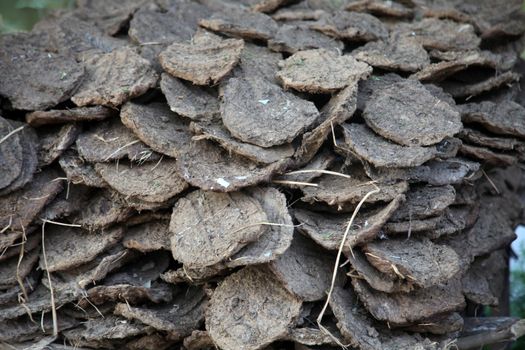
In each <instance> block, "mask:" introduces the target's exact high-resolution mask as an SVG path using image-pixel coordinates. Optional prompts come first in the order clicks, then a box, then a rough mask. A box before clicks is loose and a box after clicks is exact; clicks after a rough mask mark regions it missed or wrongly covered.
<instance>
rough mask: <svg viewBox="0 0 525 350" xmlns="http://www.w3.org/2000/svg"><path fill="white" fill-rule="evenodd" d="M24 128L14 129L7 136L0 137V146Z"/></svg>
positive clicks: (23, 126)
mask: <svg viewBox="0 0 525 350" xmlns="http://www.w3.org/2000/svg"><path fill="white" fill-rule="evenodd" d="M25 127H26V126H25V125H22V126H20V127H18V128H16V129H15V130H13V131H11V132H10V133H9V134H7V135H5V136H4V137H2V138H1V139H0V145H1V144H2V142H4V141H5V140H7V139H8V138H9V137H11V136H12V135H14V134H16V133H17V132H19V131H20V130H22V129H23V128H25Z"/></svg>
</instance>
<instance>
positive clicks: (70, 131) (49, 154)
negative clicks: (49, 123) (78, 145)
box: [38, 124, 81, 168]
mask: <svg viewBox="0 0 525 350" xmlns="http://www.w3.org/2000/svg"><path fill="white" fill-rule="evenodd" d="M80 132H81V127H80V126H79V125H77V124H65V125H64V126H62V127H60V128H52V129H50V130H46V131H44V132H41V133H40V135H39V136H40V149H39V150H38V167H39V168H42V167H43V166H46V165H49V164H51V163H53V162H54V161H55V160H56V159H58V157H60V156H61V155H62V153H63V152H65V151H66V150H67V149H68V148H69V147H70V146H71V145H72V144H74V143H75V141H76V140H77V137H78V135H79V134H80Z"/></svg>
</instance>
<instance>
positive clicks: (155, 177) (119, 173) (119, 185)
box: [95, 159, 188, 203]
mask: <svg viewBox="0 0 525 350" xmlns="http://www.w3.org/2000/svg"><path fill="white" fill-rule="evenodd" d="M95 170H96V171H97V173H98V174H99V175H100V176H101V177H102V178H103V179H104V181H106V182H107V183H108V185H109V186H110V187H111V188H113V189H115V190H116V191H117V192H119V193H121V194H122V195H124V196H129V197H134V198H138V199H140V200H143V201H146V202H159V203H162V202H165V201H167V200H168V199H170V198H172V197H174V196H176V195H177V194H179V193H180V192H182V191H184V190H185V189H186V188H187V187H188V184H187V183H186V181H184V180H183V179H181V178H180V177H179V176H178V175H177V172H176V170H175V160H173V159H165V160H164V159H163V160H159V161H158V162H147V163H144V164H142V165H139V164H135V165H133V164H126V163H124V164H122V163H119V164H118V166H117V165H116V164H111V163H98V164H96V165H95Z"/></svg>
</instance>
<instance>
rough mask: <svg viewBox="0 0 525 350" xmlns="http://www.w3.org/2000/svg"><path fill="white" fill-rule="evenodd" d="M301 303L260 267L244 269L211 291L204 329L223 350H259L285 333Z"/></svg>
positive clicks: (297, 314) (297, 312)
mask: <svg viewBox="0 0 525 350" xmlns="http://www.w3.org/2000/svg"><path fill="white" fill-rule="evenodd" d="M300 309H301V302H300V301H299V299H297V298H296V297H294V296H293V295H292V294H291V293H290V292H288V291H287V290H286V289H285V288H284V287H283V286H282V285H281V283H280V282H279V281H278V280H277V279H276V278H275V277H274V276H273V274H272V273H271V272H269V271H268V270H267V269H265V268H264V267H262V266H260V267H245V268H244V269H242V270H240V271H239V272H236V273H233V274H231V275H230V276H228V277H227V278H226V279H224V281H223V282H222V283H221V284H220V285H219V286H218V287H217V289H215V292H214V293H213V295H212V297H211V300H210V307H209V308H208V310H207V311H206V329H207V330H208V333H209V335H210V337H211V338H212V339H213V341H214V343H215V344H217V345H218V346H219V347H221V348H223V349H232V350H233V349H239V348H243V349H262V348H264V347H265V346H266V345H268V344H270V343H272V342H273V341H274V340H276V339H279V338H280V337H283V336H284V335H286V334H287V332H288V327H290V326H291V325H292V323H293V321H294V319H295V318H296V317H297V316H299V313H300Z"/></svg>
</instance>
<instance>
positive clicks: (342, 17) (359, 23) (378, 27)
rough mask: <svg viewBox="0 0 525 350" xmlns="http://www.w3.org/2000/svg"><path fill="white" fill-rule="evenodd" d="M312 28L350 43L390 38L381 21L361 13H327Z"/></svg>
mask: <svg viewBox="0 0 525 350" xmlns="http://www.w3.org/2000/svg"><path fill="white" fill-rule="evenodd" d="M311 27H312V28H313V29H315V30H318V31H320V32H322V33H324V34H326V35H330V36H333V37H335V38H339V39H344V40H349V41H358V42H359V41H373V40H378V39H384V38H386V37H387V36H388V30H387V28H386V26H385V25H384V24H383V23H382V22H381V21H380V20H379V19H377V18H376V17H374V16H372V15H369V14H367V13H360V12H346V11H337V12H336V13H333V14H332V13H326V14H323V15H322V16H321V17H320V18H319V20H318V21H316V22H314V23H313V24H312V25H311Z"/></svg>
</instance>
